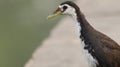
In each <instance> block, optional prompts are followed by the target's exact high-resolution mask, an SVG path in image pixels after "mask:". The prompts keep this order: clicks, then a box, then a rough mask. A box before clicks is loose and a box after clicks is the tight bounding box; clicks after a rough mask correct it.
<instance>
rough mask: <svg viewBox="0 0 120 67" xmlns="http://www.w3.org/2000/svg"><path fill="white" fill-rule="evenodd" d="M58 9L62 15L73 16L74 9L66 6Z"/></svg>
mask: <svg viewBox="0 0 120 67" xmlns="http://www.w3.org/2000/svg"><path fill="white" fill-rule="evenodd" d="M59 8H60V9H61V11H62V14H67V15H73V14H75V9H74V8H73V7H71V6H69V5H68V4H63V5H60V6H59Z"/></svg>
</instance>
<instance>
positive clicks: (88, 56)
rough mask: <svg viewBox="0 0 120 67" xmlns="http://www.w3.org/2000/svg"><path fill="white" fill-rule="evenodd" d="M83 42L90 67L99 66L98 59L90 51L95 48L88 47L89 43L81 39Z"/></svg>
mask: <svg viewBox="0 0 120 67" xmlns="http://www.w3.org/2000/svg"><path fill="white" fill-rule="evenodd" d="M81 44H82V46H83V52H84V55H85V58H86V60H87V62H88V67H97V64H98V61H97V60H96V59H95V58H94V57H93V56H92V55H91V53H90V51H91V50H92V51H94V50H93V49H92V48H91V47H88V45H86V44H85V43H84V41H83V40H81Z"/></svg>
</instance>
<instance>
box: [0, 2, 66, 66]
mask: <svg viewBox="0 0 120 67" xmlns="http://www.w3.org/2000/svg"><path fill="white" fill-rule="evenodd" d="M63 1H65V0H0V67H23V66H24V64H25V63H26V62H27V61H28V59H29V58H30V57H31V55H32V52H33V51H34V50H35V48H37V47H38V46H39V45H40V43H41V42H42V41H43V40H44V38H46V37H47V36H49V32H50V31H51V29H52V28H53V27H54V26H55V24H56V22H57V21H58V20H59V19H60V18H59V17H58V18H56V19H52V20H46V17H47V15H49V14H51V13H52V12H53V10H55V8H56V7H57V6H58V5H59V4H60V3H61V2H63Z"/></svg>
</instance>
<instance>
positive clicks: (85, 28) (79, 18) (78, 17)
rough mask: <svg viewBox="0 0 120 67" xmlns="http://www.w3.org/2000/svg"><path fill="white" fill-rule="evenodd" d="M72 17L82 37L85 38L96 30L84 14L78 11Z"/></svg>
mask: <svg viewBox="0 0 120 67" xmlns="http://www.w3.org/2000/svg"><path fill="white" fill-rule="evenodd" d="M72 17H73V19H74V21H75V22H76V23H77V28H78V30H79V33H80V36H81V37H83V38H85V34H87V33H88V32H90V31H93V30H94V28H93V27H92V26H91V25H90V24H89V23H88V21H87V20H86V19H85V16H84V15H83V14H82V12H80V11H76V12H74V13H73V14H72Z"/></svg>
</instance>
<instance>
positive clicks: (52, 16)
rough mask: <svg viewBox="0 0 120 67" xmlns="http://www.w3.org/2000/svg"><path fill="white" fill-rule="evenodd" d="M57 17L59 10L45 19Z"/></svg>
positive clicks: (59, 13)
mask: <svg viewBox="0 0 120 67" xmlns="http://www.w3.org/2000/svg"><path fill="white" fill-rule="evenodd" d="M58 15H61V10H60V8H57V9H56V11H55V12H54V13H53V14H52V15H49V16H48V17H47V19H51V18H54V17H56V16H58Z"/></svg>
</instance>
